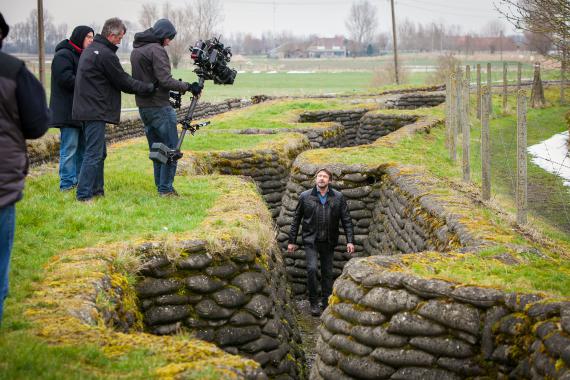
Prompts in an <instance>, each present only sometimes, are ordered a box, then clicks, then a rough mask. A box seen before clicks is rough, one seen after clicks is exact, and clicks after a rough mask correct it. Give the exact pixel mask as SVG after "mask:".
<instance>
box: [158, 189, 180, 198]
mask: <svg viewBox="0 0 570 380" xmlns="http://www.w3.org/2000/svg"><path fill="white" fill-rule="evenodd" d="M158 195H159V196H161V197H163V198H170V197H179V196H180V195H178V193H177V192H176V190H172V191H168V192H166V193H158Z"/></svg>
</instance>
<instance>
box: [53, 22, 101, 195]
mask: <svg viewBox="0 0 570 380" xmlns="http://www.w3.org/2000/svg"><path fill="white" fill-rule="evenodd" d="M94 34H95V32H94V31H93V29H91V28H90V27H88V26H85V25H80V26H77V27H75V29H73V32H72V33H71V37H70V38H69V39H65V40H63V41H61V42H60V43H59V44H58V45H57V46H56V48H55V55H54V57H53V61H52V63H51V96H50V102H49V108H50V110H51V121H50V127H55V128H59V129H60V139H59V142H60V146H59V189H60V190H61V191H67V190H71V189H73V188H74V187H75V186H77V179H78V178H79V169H81V163H82V162H83V151H84V150H85V141H84V138H83V129H82V128H83V124H82V123H81V122H79V121H74V120H72V119H71V109H72V107H73V90H74V88H75V75H76V74H77V65H78V64H79V57H80V55H81V52H82V51H83V49H85V48H87V46H89V45H90V44H91V42H93V36H94Z"/></svg>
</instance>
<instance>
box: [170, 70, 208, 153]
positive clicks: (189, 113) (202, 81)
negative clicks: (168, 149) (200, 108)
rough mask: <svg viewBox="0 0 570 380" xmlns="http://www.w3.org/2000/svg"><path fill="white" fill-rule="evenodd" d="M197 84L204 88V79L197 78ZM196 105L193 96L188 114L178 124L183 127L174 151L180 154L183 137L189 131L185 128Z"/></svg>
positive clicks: (195, 98) (196, 98)
mask: <svg viewBox="0 0 570 380" xmlns="http://www.w3.org/2000/svg"><path fill="white" fill-rule="evenodd" d="M198 84H199V85H200V87H202V88H204V78H203V77H202V76H199V77H198ZM197 103H198V97H197V96H193V97H192V102H191V103H190V107H188V113H187V114H186V117H185V118H184V119H183V120H182V121H181V122H180V123H181V124H182V125H183V127H182V132H180V138H179V139H178V143H177V144H176V150H177V151H178V152H180V148H181V147H182V143H183V142H184V136H186V131H187V130H189V129H191V128H187V127H186V126H189V125H190V122H191V121H192V117H193V115H194V109H195V108H196V104H197ZM206 125H207V124H206Z"/></svg>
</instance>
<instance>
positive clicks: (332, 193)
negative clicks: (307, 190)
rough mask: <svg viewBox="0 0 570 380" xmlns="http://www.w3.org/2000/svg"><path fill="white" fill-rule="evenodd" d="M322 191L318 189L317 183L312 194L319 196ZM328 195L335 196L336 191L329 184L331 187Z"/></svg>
mask: <svg viewBox="0 0 570 380" xmlns="http://www.w3.org/2000/svg"><path fill="white" fill-rule="evenodd" d="M320 193H321V192H320V191H319V190H317V186H316V185H315V187H313V191H311V195H313V196H315V197H318V196H319V194H320ZM327 196H328V197H334V191H333V189H332V187H331V186H330V185H329V189H328V191H327Z"/></svg>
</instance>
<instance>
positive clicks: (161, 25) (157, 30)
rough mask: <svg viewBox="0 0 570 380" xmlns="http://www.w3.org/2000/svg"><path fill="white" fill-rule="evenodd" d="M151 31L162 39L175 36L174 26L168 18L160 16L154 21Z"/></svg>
mask: <svg viewBox="0 0 570 380" xmlns="http://www.w3.org/2000/svg"><path fill="white" fill-rule="evenodd" d="M151 29H152V33H153V34H154V35H155V36H156V37H158V38H160V40H161V41H162V40H164V39H165V38H169V39H171V40H172V39H174V36H176V28H175V27H174V25H173V24H172V23H171V22H170V20H168V19H165V18H161V19H160V20H158V21H157V22H155V23H154V25H153V26H152V28H151Z"/></svg>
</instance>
